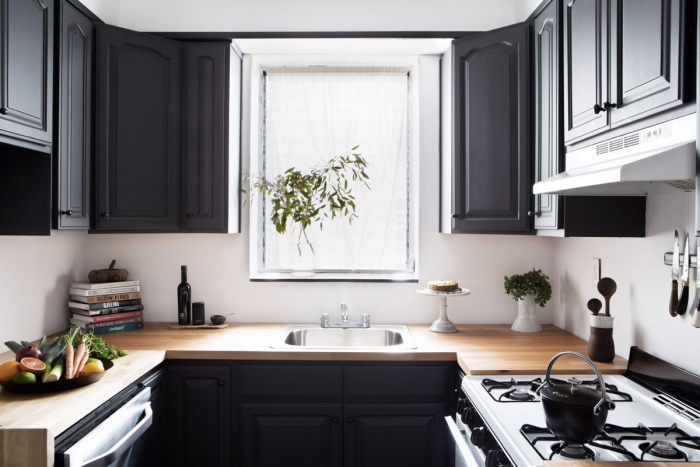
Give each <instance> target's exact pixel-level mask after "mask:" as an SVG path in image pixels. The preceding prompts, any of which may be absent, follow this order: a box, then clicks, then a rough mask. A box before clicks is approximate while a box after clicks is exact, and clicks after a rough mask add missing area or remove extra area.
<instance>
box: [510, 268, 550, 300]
mask: <svg viewBox="0 0 700 467" xmlns="http://www.w3.org/2000/svg"><path fill="white" fill-rule="evenodd" d="M503 285H504V286H505V289H506V293H507V294H508V295H510V296H511V297H513V299H514V300H520V299H521V298H523V297H524V296H525V295H532V296H533V298H534V299H535V302H536V303H537V304H538V305H539V306H545V304H546V303H547V302H548V301H549V300H550V299H551V298H552V286H551V285H550V284H549V277H548V276H547V275H546V274H545V273H543V272H542V270H541V269H537V270H535V268H533V269H532V271H530V272H526V273H525V274H515V275H512V276H510V277H507V276H506V277H504V283H503Z"/></svg>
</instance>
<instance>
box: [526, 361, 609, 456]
mask: <svg viewBox="0 0 700 467" xmlns="http://www.w3.org/2000/svg"><path fill="white" fill-rule="evenodd" d="M564 355H572V356H574V357H578V358H580V359H582V360H583V361H585V362H586V363H588V364H589V365H590V366H591V368H593V371H595V374H596V376H597V377H598V382H599V383H600V391H597V390H593V389H590V388H587V387H581V386H580V384H581V381H579V380H577V379H576V378H572V379H569V380H568V384H552V382H551V381H550V379H549V375H550V373H551V371H552V366H554V362H556V361H557V360H558V359H559V358H560V357H562V356H564ZM537 392H538V393H539V394H540V398H541V399H542V407H543V408H544V415H545V420H546V422H547V428H549V429H550V430H552V433H554V434H555V435H556V436H557V437H558V438H560V439H562V440H564V441H568V442H569V443H577V444H585V443H588V442H590V441H591V440H593V439H594V438H595V437H596V436H598V435H600V434H601V433H602V432H603V427H604V426H605V420H606V419H607V417H608V410H614V409H615V403H614V402H612V401H610V400H609V399H608V398H607V397H606V396H605V382H604V381H603V375H602V374H601V373H600V370H599V369H598V367H596V366H595V364H594V363H593V362H592V361H591V360H589V359H588V358H587V357H585V356H584V355H581V354H580V353H576V352H562V353H560V354H557V355H555V356H554V358H552V361H550V362H549V366H548V367H547V376H546V378H545V381H544V383H542V386H540V387H539V388H538V389H537Z"/></svg>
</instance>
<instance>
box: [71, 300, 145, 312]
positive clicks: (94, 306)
mask: <svg viewBox="0 0 700 467" xmlns="http://www.w3.org/2000/svg"><path fill="white" fill-rule="evenodd" d="M140 304H141V299H140V298H137V299H136V300H120V301H117V302H105V303H80V302H68V306H69V307H70V308H78V309H81V310H103V309H106V308H116V307H120V306H127V305H140Z"/></svg>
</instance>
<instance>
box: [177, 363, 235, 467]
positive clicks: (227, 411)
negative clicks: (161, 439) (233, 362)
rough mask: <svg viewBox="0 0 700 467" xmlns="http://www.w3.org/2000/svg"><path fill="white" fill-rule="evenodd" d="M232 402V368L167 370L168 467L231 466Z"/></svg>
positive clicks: (194, 367) (202, 365) (210, 366)
mask: <svg viewBox="0 0 700 467" xmlns="http://www.w3.org/2000/svg"><path fill="white" fill-rule="evenodd" d="M231 398H232V394H231V368H230V367H229V366H226V365H204V364H202V363H201V362H200V363H198V364H194V365H180V364H173V365H170V366H169V367H168V376H167V407H168V410H167V417H168V418H167V427H166V433H167V436H166V439H167V443H168V444H167V446H166V453H167V462H166V465H169V466H183V467H184V466H193V465H202V466H204V465H206V466H211V467H215V466H221V467H229V466H230V465H231V450H232V446H231Z"/></svg>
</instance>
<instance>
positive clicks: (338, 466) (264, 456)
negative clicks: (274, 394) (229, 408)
mask: <svg viewBox="0 0 700 467" xmlns="http://www.w3.org/2000/svg"><path fill="white" fill-rule="evenodd" d="M241 417H242V426H243V446H245V447H246V448H245V449H244V455H243V465H245V466H249V467H285V466H286V467H297V466H302V465H303V466H304V467H342V466H343V423H342V418H343V409H342V405H341V404H339V403H336V404H331V403H327V404H315V403H306V404H304V403H279V404H278V403H267V404H247V403H244V404H242V406H241Z"/></svg>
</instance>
